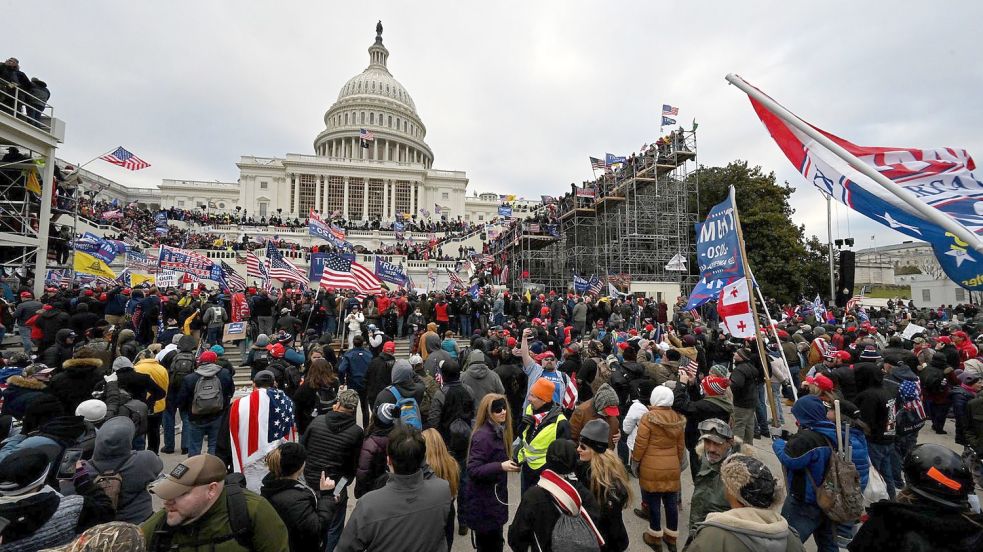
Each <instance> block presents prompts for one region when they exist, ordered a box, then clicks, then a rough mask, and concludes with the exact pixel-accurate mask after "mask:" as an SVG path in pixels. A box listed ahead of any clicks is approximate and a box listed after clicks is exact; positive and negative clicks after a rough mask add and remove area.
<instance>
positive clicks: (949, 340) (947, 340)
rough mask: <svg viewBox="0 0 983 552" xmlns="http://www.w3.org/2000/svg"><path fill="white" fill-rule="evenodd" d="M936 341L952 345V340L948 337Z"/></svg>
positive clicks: (944, 336) (943, 336)
mask: <svg viewBox="0 0 983 552" xmlns="http://www.w3.org/2000/svg"><path fill="white" fill-rule="evenodd" d="M936 341H938V342H939V343H952V338H951V337H949V336H947V335H940V336H939V337H938V338H936Z"/></svg>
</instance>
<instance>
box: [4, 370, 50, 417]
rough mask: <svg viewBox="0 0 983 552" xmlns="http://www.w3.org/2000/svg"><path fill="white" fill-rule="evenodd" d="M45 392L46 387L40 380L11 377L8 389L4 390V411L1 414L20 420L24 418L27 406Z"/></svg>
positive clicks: (8, 381)
mask: <svg viewBox="0 0 983 552" xmlns="http://www.w3.org/2000/svg"><path fill="white" fill-rule="evenodd" d="M44 390H45V385H44V383H43V382H42V381H40V380H36V379H34V378H25V377H24V376H10V377H9V378H7V388H6V389H4V390H3V410H2V411H0V414H10V415H11V416H13V417H14V418H17V419H18V420H20V419H21V418H23V417H24V411H25V410H27V406H28V405H29V404H31V403H32V402H33V401H34V399H35V398H37V397H39V396H40V395H41V394H42V393H44Z"/></svg>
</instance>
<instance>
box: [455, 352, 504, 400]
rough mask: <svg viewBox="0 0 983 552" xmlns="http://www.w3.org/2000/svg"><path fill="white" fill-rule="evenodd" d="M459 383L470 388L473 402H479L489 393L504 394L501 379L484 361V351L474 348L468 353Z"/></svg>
mask: <svg viewBox="0 0 983 552" xmlns="http://www.w3.org/2000/svg"><path fill="white" fill-rule="evenodd" d="M461 383H463V384H464V385H465V386H467V388H468V389H470V390H471V396H472V397H474V404H476V405H478V404H481V399H483V398H485V395H487V394H489V393H498V394H499V395H504V394H505V387H504V386H503V385H502V380H501V379H499V377H498V374H496V373H495V372H494V371H493V370H489V369H488V364H487V363H486V361H485V353H483V352H481V351H479V350H474V351H471V354H470V355H468V362H467V366H466V367H465V368H464V372H463V373H462V374H461Z"/></svg>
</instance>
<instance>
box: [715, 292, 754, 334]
mask: <svg viewBox="0 0 983 552" xmlns="http://www.w3.org/2000/svg"><path fill="white" fill-rule="evenodd" d="M717 314H719V315H720V320H721V322H723V323H724V327H725V328H727V333H729V334H730V335H732V336H734V337H753V336H754V316H753V315H752V314H751V303H750V302H749V301H748V291H747V279H746V278H740V279H738V280H735V281H734V283H732V284H729V285H726V286H724V289H723V290H722V291H721V292H720V298H719V299H718V300H717Z"/></svg>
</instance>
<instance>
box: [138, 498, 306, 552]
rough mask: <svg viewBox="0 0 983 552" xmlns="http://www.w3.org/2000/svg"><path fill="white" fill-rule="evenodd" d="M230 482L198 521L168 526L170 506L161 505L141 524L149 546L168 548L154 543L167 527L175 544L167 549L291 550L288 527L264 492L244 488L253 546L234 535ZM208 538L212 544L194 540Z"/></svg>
mask: <svg viewBox="0 0 983 552" xmlns="http://www.w3.org/2000/svg"><path fill="white" fill-rule="evenodd" d="M228 492H229V491H228V486H226V488H225V489H223V490H222V494H220V495H219V497H218V499H217V500H216V501H215V503H214V504H212V506H211V508H209V509H208V510H207V511H205V513H204V514H202V515H201V517H199V518H198V519H196V520H195V521H192V522H190V523H186V524H184V525H178V526H177V527H167V525H166V523H165V520H164V518H165V516H166V515H167V510H165V509H163V508H161V509H160V510H157V511H156V512H154V515H152V516H150V518H149V519H148V520H147V521H145V522H143V524H141V525H140V529H141V530H142V531H143V537H144V539H146V541H147V543H148V544H147V550H148V551H150V552H156V551H158V550H160V551H162V550H165V548H163V547H161V548H156V546H160V545H162V544H163V543H160V544H158V545H154V547H152V545H151V544H150V543H152V542H154V541H158V542H159V538H160V537H159V536H158V535H155V534H154V533H155V532H156V531H161V530H166V531H167V532H168V533H170V534H171V541H170V544H171V546H172V548H167V549H166V550H171V549H173V550H178V551H184V552H191V551H202V552H204V551H205V550H207V551H208V552H240V551H242V552H247V551H251V552H287V550H289V544H288V542H289V541H288V536H287V527H286V525H285V524H284V523H283V520H282V519H280V516H279V515H278V514H277V511H276V510H275V509H274V508H273V506H272V505H270V503H269V502H268V501H266V500H264V499H263V497H261V496H260V495H258V494H256V493H254V492H252V491H249V490H244V491H243V495H244V496H245V499H246V512H247V513H248V514H249V520H250V522H251V523H252V528H253V534H252V542H251V543H250V544H251V545H252V546H251V547H248V548H247V547H243V546H241V545H240V544H239V543H238V541H236V539H235V538H234V537H232V536H231V532H232V529H231V525H230V524H229V508H228V502H229V499H228ZM201 542H205V543H208V544H198V545H197V546H195V544H194V543H201Z"/></svg>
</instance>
